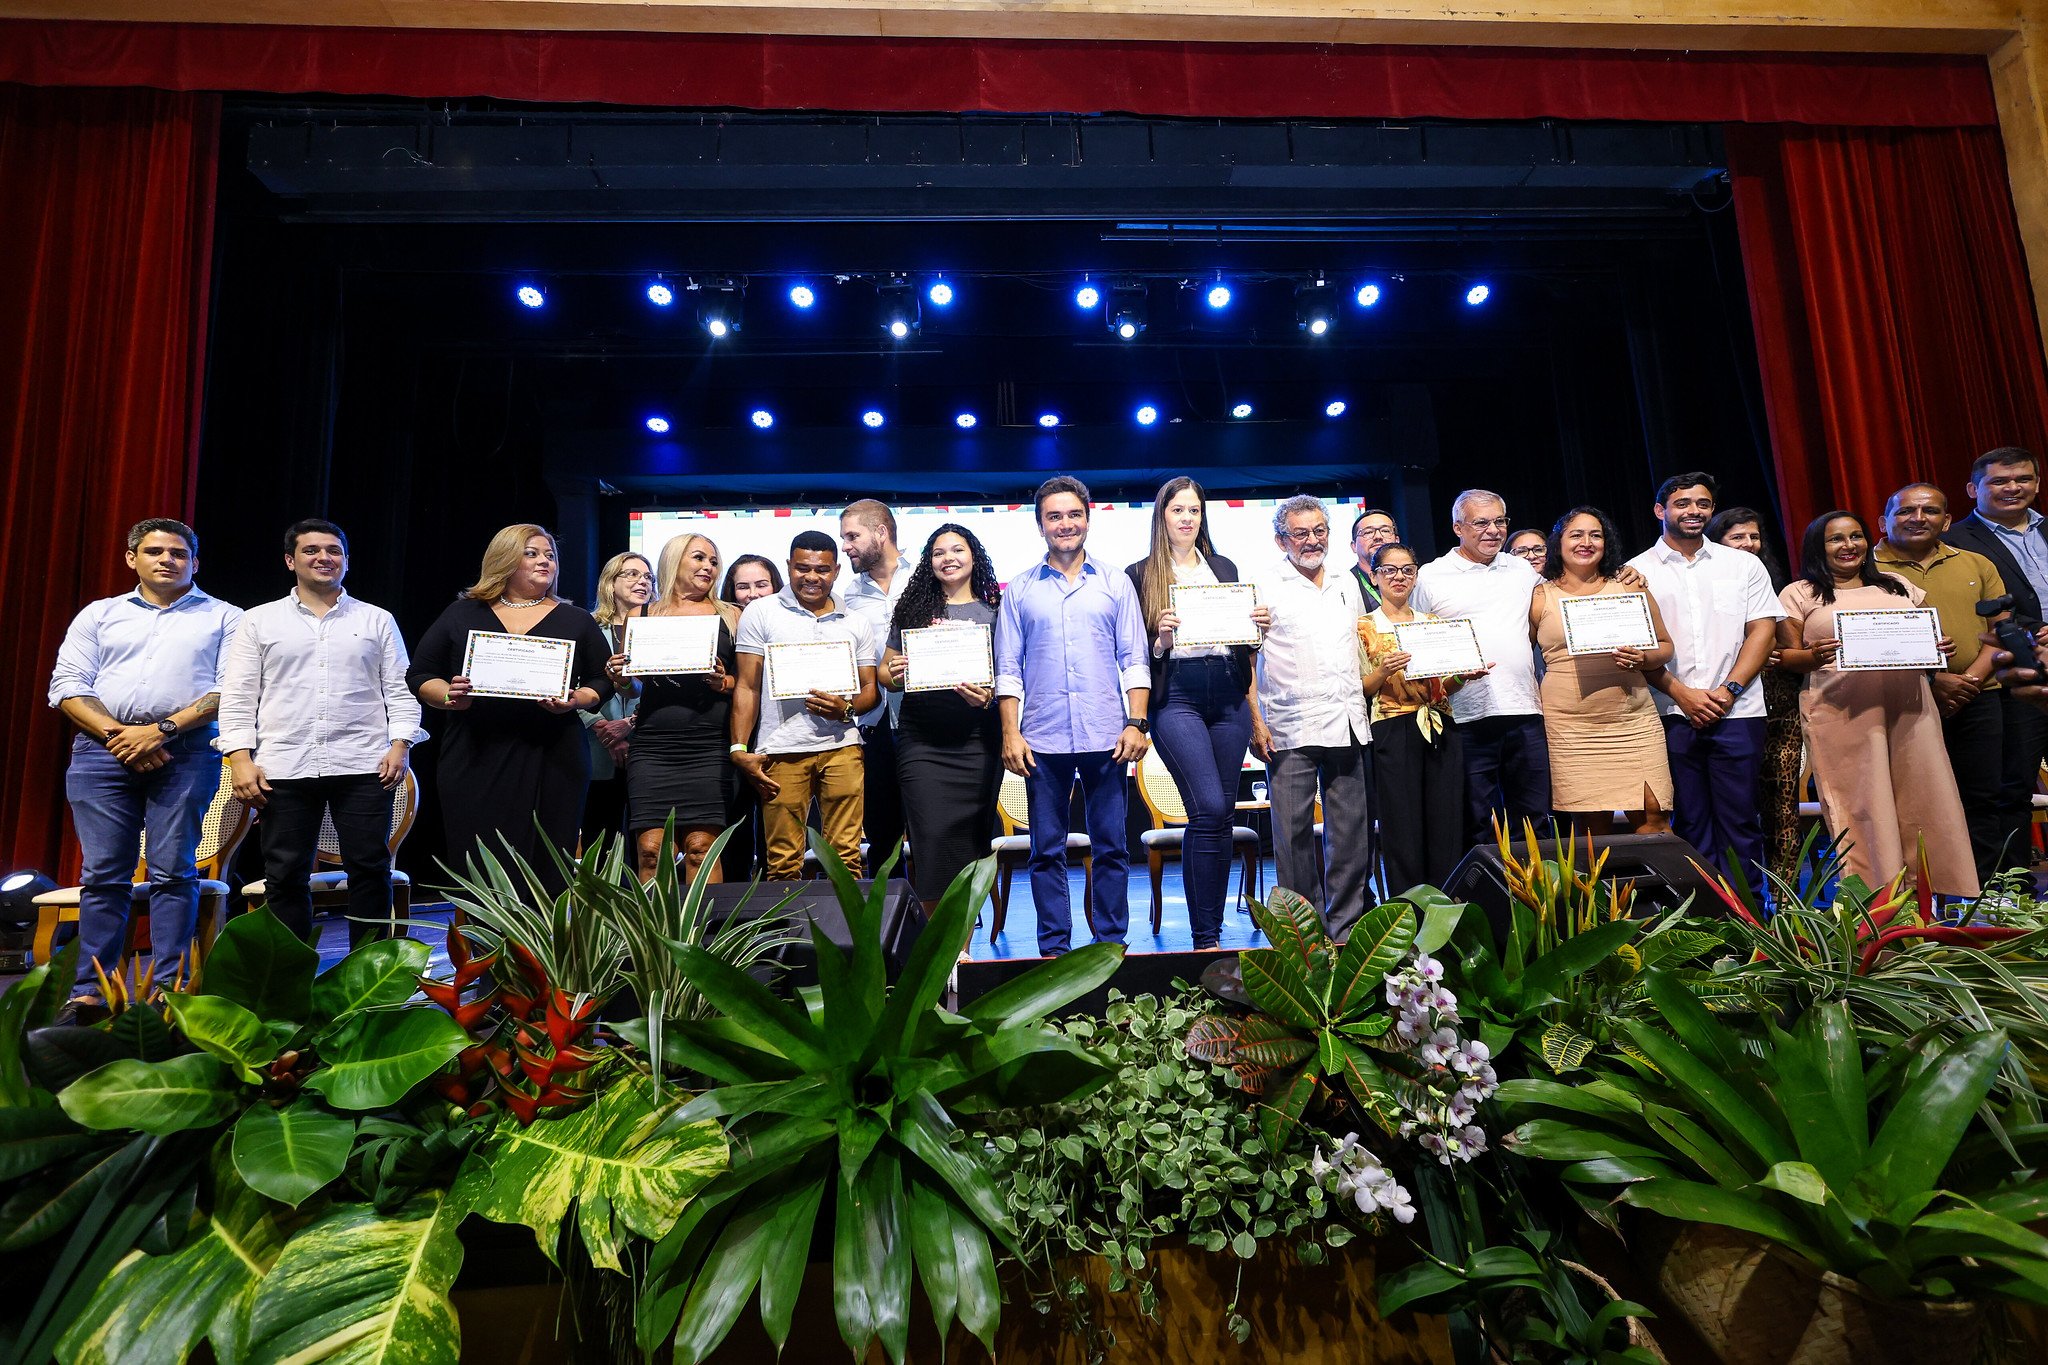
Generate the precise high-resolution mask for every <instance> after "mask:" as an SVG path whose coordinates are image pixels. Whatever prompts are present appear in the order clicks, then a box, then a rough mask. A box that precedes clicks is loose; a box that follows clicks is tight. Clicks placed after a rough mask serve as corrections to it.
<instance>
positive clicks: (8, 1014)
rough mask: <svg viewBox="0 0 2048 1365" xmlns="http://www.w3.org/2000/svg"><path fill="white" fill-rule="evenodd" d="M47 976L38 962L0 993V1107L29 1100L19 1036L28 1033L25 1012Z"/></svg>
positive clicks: (13, 1106)
mask: <svg viewBox="0 0 2048 1365" xmlns="http://www.w3.org/2000/svg"><path fill="white" fill-rule="evenodd" d="M49 979H50V964H49V963H47V962H44V963H39V964H38V965H36V966H34V967H31V968H29V970H28V973H27V974H26V975H24V976H23V977H22V978H21V980H19V981H17V982H15V983H14V984H13V985H11V986H9V987H8V988H7V991H6V993H5V994H0V1109H16V1108H25V1107H26V1106H27V1105H29V1104H30V1103H31V1097H32V1095H33V1091H34V1087H33V1086H31V1085H30V1083H29V1077H28V1069H27V1067H25V1066H24V1065H23V1064H22V1054H21V1045H22V1035H23V1034H25V1033H27V1032H28V1029H29V1026H30V1019H29V1014H30V1012H31V1011H32V1010H33V1009H34V1008H35V1005H36V1003H37V1002H38V1001H39V1000H40V999H41V998H42V993H43V986H44V983H46V982H47V981H49Z"/></svg>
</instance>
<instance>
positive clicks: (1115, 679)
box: [996, 474, 1152, 957]
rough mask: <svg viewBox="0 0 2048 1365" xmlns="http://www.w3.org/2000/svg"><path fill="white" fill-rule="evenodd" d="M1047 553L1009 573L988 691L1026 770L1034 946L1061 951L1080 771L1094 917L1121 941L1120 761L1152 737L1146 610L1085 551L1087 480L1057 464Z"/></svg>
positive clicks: (1047, 486)
mask: <svg viewBox="0 0 2048 1365" xmlns="http://www.w3.org/2000/svg"><path fill="white" fill-rule="evenodd" d="M1036 504H1037V509H1038V532H1039V534H1040V535H1042V536H1044V537H1045V545H1046V556H1045V558H1044V559H1043V560H1041V561H1040V562H1038V563H1037V564H1034V565H1033V566H1032V567H1031V568H1029V569H1027V570H1026V571H1025V572H1023V573H1021V574H1019V575H1017V576H1016V577H1015V578H1013V579H1011V580H1010V582H1009V583H1008V584H1007V585H1006V586H1005V587H1004V589H1003V605H1002V607H1001V609H1000V611H999V612H998V614H997V616H996V696H997V698H998V699H999V700H998V705H999V706H1000V708H1001V711H1002V719H1003V766H1004V767H1005V768H1007V769H1009V770H1010V771H1011V772H1013V773H1015V774H1017V775H1018V776H1019V777H1021V778H1023V779H1024V780H1025V783H1026V788H1027V791H1028V793H1029V802H1030V817H1031V899H1032V902H1033V904H1034V905H1035V906H1036V907H1037V911H1038V951H1039V954H1040V956H1043V957H1057V956H1058V955H1060V954H1061V953H1064V952H1066V951H1067V947H1068V944H1069V941H1070V939H1071V937H1072V935H1073V927H1074V916H1073V908H1072V905H1071V903H1070V901H1069V899H1068V893H1067V823H1068V815H1069V812H1070V810H1071V803H1072V800H1073V793H1074V781H1075V779H1076V778H1079V779H1080V782H1081V791H1082V796H1083V799H1084V801H1085V803H1086V808H1087V825H1088V841H1089V844H1090V845H1091V849H1090V851H1091V853H1092V854H1093V856H1094V860H1095V892H1094V904H1093V905H1092V906H1091V913H1090V916H1089V918H1090V920H1091V922H1092V925H1093V928H1094V931H1095V937H1096V939H1097V940H1106V941H1109V942H1113V943H1121V942H1123V941H1124V932H1125V929H1126V927H1127V925H1128V923H1129V920H1130V900H1129V878H1130V851H1129V849H1128V848H1127V847H1126V845H1125V837H1126V836H1125V831H1124V815H1125V794H1124V768H1125V765H1126V764H1128V763H1134V762H1136V761H1137V760H1138V759H1139V758H1140V757H1142V756H1143V755H1144V753H1145V750H1146V748H1147V747H1149V745H1150V743H1151V741H1150V740H1148V739H1147V738H1146V733H1147V730H1148V726H1147V723H1146V720H1145V709H1146V706H1147V703H1148V702H1149V700H1150V698H1151V695H1152V691H1151V689H1152V669H1151V664H1150V660H1149V659H1148V657H1147V655H1146V638H1145V621H1144V613H1143V612H1142V611H1141V610H1140V609H1139V606H1138V593H1137V590H1136V589H1135V588H1133V587H1132V586H1131V580H1130V578H1129V577H1128V576H1127V575H1125V574H1124V573H1122V572H1121V571H1119V570H1117V569H1114V568H1104V567H1102V566H1101V565H1098V564H1096V563H1094V562H1093V561H1091V560H1090V559H1089V558H1088V556H1087V552H1086V550H1085V548H1084V547H1085V546H1086V544H1087V541H1088V488H1087V486H1086V485H1085V484H1083V483H1082V482H1081V481H1080V480H1079V479H1075V478H1069V477H1068V476H1066V475H1064V474H1062V475H1058V476H1056V477H1054V478H1050V479H1047V480H1046V481H1045V482H1044V483H1043V484H1041V485H1040V486H1039V489H1038V494H1037V498H1036Z"/></svg>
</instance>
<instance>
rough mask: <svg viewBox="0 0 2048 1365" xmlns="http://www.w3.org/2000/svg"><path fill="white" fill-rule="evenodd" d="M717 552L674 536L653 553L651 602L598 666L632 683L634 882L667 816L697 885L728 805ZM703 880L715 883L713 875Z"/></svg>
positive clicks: (657, 851)
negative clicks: (636, 700) (635, 704)
mask: <svg viewBox="0 0 2048 1365" xmlns="http://www.w3.org/2000/svg"><path fill="white" fill-rule="evenodd" d="M718 567H719V559H718V547H717V546H716V545H714V544H712V543H711V541H710V540H709V539H707V538H706V537H704V536H700V535H680V536H677V537H676V538H675V539H673V540H671V541H669V542H668V543H667V544H666V545H664V546H662V547H661V566H660V569H659V571H658V572H657V574H656V575H655V577H656V581H657V583H658V584H659V588H658V592H659V595H658V596H657V597H656V598H655V599H654V601H653V603H651V604H650V605H649V606H648V608H647V613H646V615H644V616H639V617H635V618H634V619H633V620H632V621H630V622H628V623H627V631H626V635H625V639H624V644H623V646H622V647H621V649H620V650H619V652H618V653H617V654H616V655H614V656H613V657H612V659H611V661H610V663H609V664H608V665H607V666H606V668H607V672H609V674H610V675H611V678H612V680H613V681H614V682H615V683H617V684H619V685H620V686H622V687H625V686H630V685H632V684H633V683H636V682H637V683H638V684H639V686H640V706H639V709H638V710H636V711H635V712H634V713H633V761H632V762H631V763H630V764H628V765H627V767H626V828H627V830H628V831H630V832H631V834H632V836H633V844H634V850H635V853H636V855H637V857H638V858H639V863H640V880H642V881H643V882H644V881H651V880H653V878H654V874H655V871H656V869H657V867H658V865H659V863H660V860H661V840H662V834H663V831H664V830H665V829H666V828H667V826H668V822H669V819H670V817H671V816H673V817H674V819H675V828H676V847H677V850H678V851H679V852H680V853H681V854H682V855H683V877H684V879H685V880H688V879H689V878H692V877H695V876H696V875H697V869H698V868H699V867H701V866H702V865H703V863H704V855H705V854H707V853H709V852H710V851H711V845H712V843H713V842H714V841H715V840H716V839H717V838H718V831H719V830H721V829H723V828H724V827H725V824H726V817H727V812H728V811H729V810H730V809H731V806H732V786H733V771H732V762H731V760H730V759H728V758H727V756H726V729H727V727H728V725H729V724H730V722H731V716H732V693H733V685H734V679H735V678H736V677H737V675H738V669H739V659H738V656H737V655H736V654H735V653H734V652H733V628H734V627H735V626H736V625H738V623H739V612H738V610H737V609H735V608H734V607H732V606H731V605H729V604H727V603H724V602H721V601H719V600H718ZM710 879H711V880H712V881H714V882H715V881H719V880H721V879H722V869H721V868H718V867H713V868H712V869H711V875H710Z"/></svg>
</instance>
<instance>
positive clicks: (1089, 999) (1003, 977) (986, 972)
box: [954, 948, 1238, 1019]
mask: <svg viewBox="0 0 2048 1365" xmlns="http://www.w3.org/2000/svg"><path fill="white" fill-rule="evenodd" d="M1237 953H1238V949H1235V948H1204V949H1202V950H1200V951H1199V952H1197V951H1188V952H1178V953H1125V954H1124V960H1123V962H1122V963H1121V964H1120V965H1119V966H1118V967H1117V969H1116V975H1114V976H1112V977H1110V979H1109V980H1107V981H1105V982H1103V983H1102V984H1101V985H1100V986H1097V987H1096V988H1095V989H1094V990H1092V991H1090V992H1089V993H1088V994H1086V995H1084V996H1082V997H1080V998H1079V999H1077V1000H1075V1001H1073V1002H1072V1003H1071V1004H1069V1005H1067V1006H1065V1007H1064V1008H1062V1009H1059V1010H1055V1011H1054V1012H1053V1017H1054V1018H1057V1019H1069V1018H1075V1017H1077V1016H1086V1017H1088V1018H1091V1019H1100V1018H1101V1017H1102V1016H1103V1014H1104V1013H1106V1012H1107V1011H1108V1009H1109V993H1110V992H1111V991H1112V990H1116V991H1122V992H1123V993H1124V994H1125V995H1126V996H1131V995H1145V994H1151V995H1157V996H1166V995H1168V994H1171V993H1172V991H1173V983H1174V982H1175V981H1185V982H1187V983H1188V984H1189V985H1190V986H1193V985H1197V984H1199V982H1200V980H1201V976H1202V972H1203V970H1204V969H1205V968H1207V967H1208V965H1209V964H1210V963H1212V962H1214V961H1216V960H1217V959H1218V958H1228V957H1235V956H1237ZM1051 960H1052V959H1050V958H1044V957H999V958H979V959H970V960H969V961H966V962H962V963H961V964H960V969H959V972H958V974H957V975H956V976H955V977H954V982H955V984H956V985H957V986H958V987H959V997H958V1000H957V1001H956V1003H957V1004H958V1006H959V1008H961V1009H965V1008H967V1006H968V1005H970V1004H972V1003H973V1002H974V1001H975V1000H977V999H979V998H980V997H982V996H984V995H987V994H988V993H989V992H990V991H992V990H994V989H995V988H996V987H998V986H1006V985H1008V984H1009V983H1010V982H1012V981H1014V980H1016V979H1017V978H1018V977H1020V976H1022V975H1024V973H1026V972H1028V971H1030V970H1031V969H1032V968H1033V967H1036V966H1038V965H1040V964H1041V963H1045V962H1049V961H1051Z"/></svg>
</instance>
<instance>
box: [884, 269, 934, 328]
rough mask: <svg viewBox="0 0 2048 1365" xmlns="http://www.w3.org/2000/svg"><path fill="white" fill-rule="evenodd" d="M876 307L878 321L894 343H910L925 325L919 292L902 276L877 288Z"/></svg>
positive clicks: (891, 279)
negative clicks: (920, 307)
mask: <svg viewBox="0 0 2048 1365" xmlns="http://www.w3.org/2000/svg"><path fill="white" fill-rule="evenodd" d="M875 305H876V321H877V322H879V323H880V324H881V328H882V332H883V334H884V335H886V336H888V337H889V338H890V339H891V340H892V341H908V340H909V339H910V338H911V337H914V336H916V335H917V330H918V328H919V327H921V326H922V325H923V323H924V315H923V313H922V311H921V310H920V309H919V307H918V297H917V290H916V289H915V288H913V287H912V286H911V283H910V281H908V280H906V279H904V278H903V277H902V276H900V275H898V276H893V277H891V278H890V279H887V280H884V281H882V282H881V283H879V284H877V285H876V286H875Z"/></svg>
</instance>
